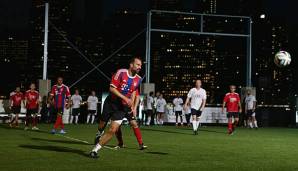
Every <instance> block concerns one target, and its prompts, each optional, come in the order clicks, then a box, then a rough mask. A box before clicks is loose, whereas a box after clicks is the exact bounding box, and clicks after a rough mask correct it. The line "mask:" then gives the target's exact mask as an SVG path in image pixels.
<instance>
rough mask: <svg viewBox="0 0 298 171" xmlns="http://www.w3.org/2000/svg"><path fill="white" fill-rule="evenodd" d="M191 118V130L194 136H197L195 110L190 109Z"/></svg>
mask: <svg viewBox="0 0 298 171" xmlns="http://www.w3.org/2000/svg"><path fill="white" fill-rule="evenodd" d="M191 116H192V129H193V132H194V134H195V135H196V134H197V113H196V110H195V109H191Z"/></svg>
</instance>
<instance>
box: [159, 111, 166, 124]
mask: <svg viewBox="0 0 298 171" xmlns="http://www.w3.org/2000/svg"><path fill="white" fill-rule="evenodd" d="M164 114H165V113H160V125H163V117H164Z"/></svg>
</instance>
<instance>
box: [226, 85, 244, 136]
mask: <svg viewBox="0 0 298 171" xmlns="http://www.w3.org/2000/svg"><path fill="white" fill-rule="evenodd" d="M235 91H236V86H235V85H230V93H227V94H226V95H225V97H224V100H223V104H222V113H224V108H225V106H226V107H227V112H228V114H227V117H228V133H229V134H233V132H234V131H235V128H236V126H237V124H238V122H239V113H241V111H242V109H241V101H240V97H239V94H238V93H236V92H235ZM233 118H234V123H232V121H233Z"/></svg>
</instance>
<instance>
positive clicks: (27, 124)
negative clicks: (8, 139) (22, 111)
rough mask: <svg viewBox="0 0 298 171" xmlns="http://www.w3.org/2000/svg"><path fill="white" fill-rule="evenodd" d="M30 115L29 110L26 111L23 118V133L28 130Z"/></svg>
mask: <svg viewBox="0 0 298 171" xmlns="http://www.w3.org/2000/svg"><path fill="white" fill-rule="evenodd" d="M31 113H32V112H31V110H30V109H27V112H26V118H25V128H24V130H25V131H26V130H28V129H29V123H30V121H31V120H32V119H31Z"/></svg>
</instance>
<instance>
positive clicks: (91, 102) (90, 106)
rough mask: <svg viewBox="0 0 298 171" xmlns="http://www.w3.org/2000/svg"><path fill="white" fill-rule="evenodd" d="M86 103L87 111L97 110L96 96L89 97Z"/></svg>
mask: <svg viewBox="0 0 298 171" xmlns="http://www.w3.org/2000/svg"><path fill="white" fill-rule="evenodd" d="M87 102H88V110H97V103H98V98H97V97H96V96H89V97H88V99H87Z"/></svg>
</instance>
